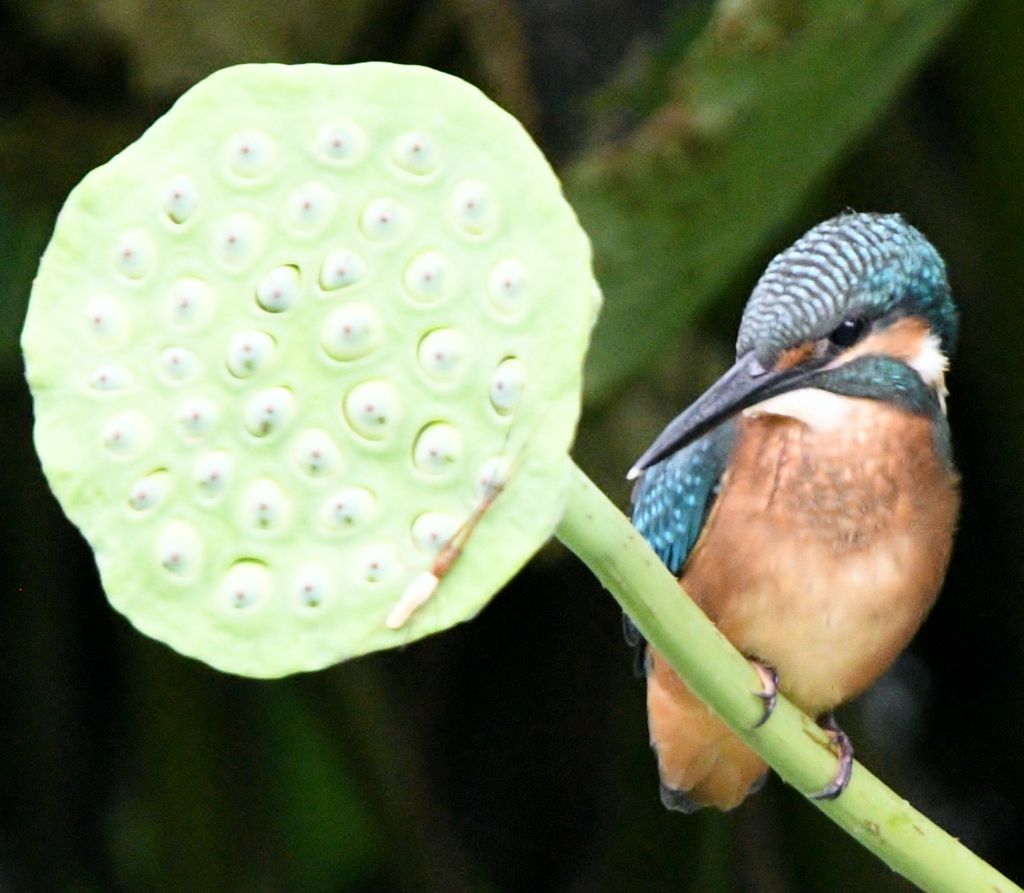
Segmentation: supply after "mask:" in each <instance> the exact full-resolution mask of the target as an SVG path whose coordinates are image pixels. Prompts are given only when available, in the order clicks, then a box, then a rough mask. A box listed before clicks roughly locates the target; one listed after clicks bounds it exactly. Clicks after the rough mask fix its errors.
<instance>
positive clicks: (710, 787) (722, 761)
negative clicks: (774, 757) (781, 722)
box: [647, 649, 768, 812]
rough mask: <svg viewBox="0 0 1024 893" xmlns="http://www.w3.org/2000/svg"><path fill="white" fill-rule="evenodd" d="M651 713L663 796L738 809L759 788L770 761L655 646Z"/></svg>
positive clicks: (688, 804)
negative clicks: (713, 710)
mask: <svg viewBox="0 0 1024 893" xmlns="http://www.w3.org/2000/svg"><path fill="white" fill-rule="evenodd" d="M649 666H650V671H649V674H648V677H647V713H648V717H649V721H650V732H651V746H652V747H653V748H654V750H655V752H656V753H657V755H658V771H659V773H660V774H661V785H662V798H661V799H662V802H663V803H664V804H665V805H666V806H667V807H669V808H670V809H678V810H681V811H683V812H693V811H694V810H696V809H699V808H700V807H701V806H717V807H718V808H719V809H732V808H733V807H735V806H738V805H739V804H740V803H741V802H742V801H743V800H744V798H745V797H746V796H747V795H748V794H750V793H752V792H753V791H754V790H757V789H758V788H759V787H760V785H761V783H762V782H763V779H764V777H765V774H766V773H767V771H768V766H767V764H766V763H765V762H764V761H763V760H762V759H761V758H760V757H759V756H758V755H757V754H756V753H754V751H752V750H751V749H750V748H749V747H748V746H747V745H746V744H744V743H743V741H742V740H741V739H740V738H739V737H738V736H737V735H736V734H735V733H734V732H733V731H731V730H730V729H729V727H728V726H726V725H725V723H723V722H722V720H720V719H719V718H718V717H717V716H716V715H715V714H714V713H713V712H712V711H711V710H710V708H708V707H707V706H706V705H705V704H704V703H703V702H702V701H701V700H700V699H699V698H697V697H696V695H694V694H693V693H692V692H691V691H690V690H689V689H688V688H687V687H686V685H685V684H684V683H683V681H682V680H681V679H680V678H679V677H678V676H677V675H676V674H675V672H674V671H673V670H672V668H671V667H670V666H669V665H668V663H667V662H666V661H665V659H664V658H663V657H662V656H661V655H660V654H658V653H657V652H656V651H654V650H653V649H651V651H650V660H649Z"/></svg>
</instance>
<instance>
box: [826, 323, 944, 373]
mask: <svg viewBox="0 0 1024 893" xmlns="http://www.w3.org/2000/svg"><path fill="white" fill-rule="evenodd" d="M928 332H929V329H928V323H926V322H925V321H924V320H923V319H918V318H916V317H910V316H908V317H905V318H903V319H899V320H897V321H896V322H894V323H893V324H892V325H891V326H886V327H885V328H884V329H882V330H881V331H879V332H875V333H874V334H872V335H869V336H868V337H867V338H865V339H864V340H863V341H861V342H860V344H857V345H855V346H854V347H852V348H850V350H848V351H846V352H845V353H844V354H843V362H844V363H845V362H848V361H850V360H852V359H854V358H855V357H860V356H868V355H870V354H885V355H886V356H890V357H895V358H896V359H897V360H903V361H904V362H909V361H910V360H913V359H914V358H915V357H916V356H917V355H918V354H919V353H920V351H921V344H922V343H923V342H924V339H925V338H927V337H928Z"/></svg>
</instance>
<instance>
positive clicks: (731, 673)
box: [556, 464, 1022, 893]
mask: <svg viewBox="0 0 1024 893" xmlns="http://www.w3.org/2000/svg"><path fill="white" fill-rule="evenodd" d="M569 477H570V484H569V498H568V504H567V506H566V510H565V514H564V516H563V518H562V521H561V522H560V524H559V526H558V529H557V531H556V535H557V536H558V538H559V539H560V540H561V541H562V542H563V543H564V544H565V545H566V546H568V548H569V549H571V550H572V551H573V552H575V553H576V554H577V555H578V556H579V557H580V558H581V559H582V560H583V561H584V562H585V563H586V564H587V565H588V566H589V567H590V569H591V570H592V571H593V572H594V573H595V574H596V575H597V577H598V579H600V581H601V582H602V583H603V584H604V585H605V587H606V588H607V589H608V590H609V591H610V592H611V593H612V595H614V596H615V598H616V599H618V601H619V603H620V604H621V605H622V607H623V609H624V610H625V611H626V613H627V614H629V616H630V617H631V618H632V619H633V621H634V622H635V623H636V625H637V627H638V628H639V629H640V631H641V632H642V633H643V634H644V636H646V637H647V639H648V640H649V641H650V642H651V643H653V644H654V645H655V646H656V647H657V649H658V650H659V651H660V652H661V653H662V654H663V655H664V656H665V657H666V659H667V660H668V661H669V663H670V664H671V665H672V666H673V667H674V668H675V670H676V672H678V673H679V675H680V676H681V677H682V678H683V679H684V680H686V683H687V684H688V685H689V686H690V688H692V689H693V691H694V693H695V694H697V695H698V696H699V697H700V698H702V699H703V700H704V701H706V702H707V703H708V704H709V705H711V706H712V708H713V709H714V710H715V711H716V712H717V713H718V714H719V715H720V716H721V717H722V719H724V720H725V722H726V723H728V724H729V726H731V727H732V728H733V729H735V730H736V732H737V733H739V734H740V735H741V736H742V737H743V738H744V740H745V741H747V742H748V743H749V744H750V746H751V747H752V748H753V749H754V750H756V751H757V752H758V753H759V754H760V755H761V756H762V757H763V758H764V759H765V760H766V761H767V762H768V763H769V764H770V765H771V766H772V768H773V769H774V770H775V771H776V772H777V773H778V774H779V775H780V776H781V777H782V778H783V779H784V780H785V781H786V782H787V783H788V784H790V785H792V786H793V787H795V788H796V789H797V790H799V791H803V792H805V793H809V792H815V791H820V790H821V789H822V788H823V787H824V786H825V785H826V784H827V783H828V782H829V781H830V780H831V778H832V775H833V773H834V772H835V768H836V757H835V755H834V753H833V752H832V750H831V749H830V748H829V746H828V740H827V738H826V737H825V734H824V733H823V732H822V731H821V729H819V728H818V726H817V724H816V723H814V722H813V721H812V720H811V719H810V718H808V717H807V716H805V715H804V714H803V713H802V712H801V711H800V710H798V709H797V708H796V707H794V706H793V705H792V704H790V703H789V702H788V701H786V700H785V699H784V698H782V697H780V698H779V700H778V704H777V706H776V708H775V712H774V713H773V714H772V716H771V718H770V719H769V720H768V722H767V723H765V724H764V725H763V726H761V727H759V728H756V729H755V728H753V725H754V723H755V722H756V721H757V720H758V719H759V718H760V716H761V713H762V709H763V704H762V702H761V701H760V700H759V699H758V698H757V697H755V696H754V692H758V691H760V690H761V684H760V682H759V680H758V677H757V674H756V672H755V671H754V670H753V668H752V667H751V665H750V664H749V663H748V662H747V660H746V659H745V658H744V657H743V656H742V655H741V654H740V653H739V652H738V651H737V650H736V649H735V648H733V647H732V645H731V644H730V643H729V642H728V641H727V640H726V639H725V637H724V636H723V635H722V634H721V633H720V632H719V631H718V629H717V628H716V627H715V626H714V624H712V623H711V621H710V620H708V619H707V617H706V616H705V615H704V614H703V613H702V612H701V610H700V609H699V608H698V607H697V606H696V605H695V604H694V603H693V602H692V601H691V600H690V599H689V598H688V597H687V596H686V595H685V593H683V592H682V590H681V589H680V588H679V584H678V582H677V581H676V580H675V579H674V578H673V577H672V575H671V574H670V573H669V572H668V570H666V568H665V567H664V565H662V563H661V562H660V561H659V560H658V557H657V556H656V555H655V554H654V552H653V551H652V550H651V549H650V548H649V547H648V545H647V544H646V543H645V542H644V540H643V539H642V537H641V536H640V535H639V534H638V533H637V532H636V531H635V530H634V529H633V526H632V525H631V524H630V523H629V521H628V520H627V519H626V517H625V516H624V515H623V514H622V513H621V512H620V511H619V510H618V509H617V508H615V506H614V505H613V504H612V503H611V502H610V501H609V500H608V498H607V497H606V496H605V495H604V493H602V492H601V491H600V490H599V489H598V488H597V487H596V486H595V485H594V484H593V482H591V481H590V479H589V478H588V477H587V476H586V475H585V474H584V473H583V472H582V471H580V469H579V468H578V467H576V465H575V464H573V465H572V467H571V469H570V474H569ZM811 802H813V803H814V805H815V806H817V807H818V808H819V809H820V810H821V811H822V812H824V813H825V814H826V815H828V816H829V817H830V818H831V819H832V820H833V821H835V822H836V824H838V825H840V826H841V827H843V828H844V829H846V831H847V832H848V833H850V834H851V835H853V837H855V838H856V839H857V840H858V841H860V842H861V843H862V844H863V845H864V846H866V847H867V848H868V849H869V850H871V851H872V852H873V853H875V855H877V856H878V857H879V858H880V859H882V861H884V862H885V863H886V864H887V865H889V866H890V867H891V868H892V869H893V870H894V871H897V872H899V873H900V874H901V875H903V876H904V877H905V878H907V879H908V880H909V881H911V882H912V883H914V884H916V885H917V886H918V887H920V888H921V889H922V890H925V891H928V893H997V891H998V893H1010V891H1017V893H1022V891H1021V888H1020V887H1018V886H1017V885H1016V884H1014V883H1012V882H1011V881H1009V880H1008V879H1007V878H1005V877H1003V875H1001V874H1000V873H999V872H997V871H996V870H995V869H994V868H992V867H991V866H990V865H988V864H987V863H986V862H984V861H982V860H981V859H980V858H978V857H977V856H976V855H974V853H972V852H971V851H970V850H968V849H967V848H966V847H964V846H963V845H962V844H960V843H959V842H958V841H957V840H955V839H954V838H953V837H951V836H950V835H949V834H947V833H946V832H945V831H943V830H942V829H941V828H939V827H938V826H937V825H935V824H934V823H932V822H931V821H929V820H928V819H927V818H925V817H924V816H923V815H921V814H920V813H919V812H917V811H916V810H915V809H913V808H912V807H911V806H910V804H909V803H907V802H906V801H905V800H903V799H902V798H901V797H899V796H898V795H897V794H896V793H895V792H894V791H892V790H890V789H889V788H887V787H886V786H885V785H884V784H882V782H881V781H879V780H878V779H877V778H875V776H873V775H872V774H871V773H870V772H868V770H867V769H865V768H864V767H863V766H861V765H860V764H859V763H858V764H857V765H856V766H855V767H854V770H853V777H852V779H851V781H850V785H849V787H848V788H847V789H846V791H845V792H844V793H843V794H842V795H841V796H840V797H838V798H837V799H836V800H833V801H831V802H828V801H820V800H815V801H811Z"/></svg>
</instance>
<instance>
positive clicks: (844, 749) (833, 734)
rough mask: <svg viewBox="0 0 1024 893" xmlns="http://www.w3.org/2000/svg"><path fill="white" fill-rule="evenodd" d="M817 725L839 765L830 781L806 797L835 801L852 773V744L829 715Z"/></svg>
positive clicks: (844, 788) (848, 781)
mask: <svg viewBox="0 0 1024 893" xmlns="http://www.w3.org/2000/svg"><path fill="white" fill-rule="evenodd" d="M818 725H819V726H821V727H822V728H823V729H824V730H825V732H826V734H827V735H828V737H829V738H830V739H831V741H832V744H833V745H834V746H835V749H836V753H837V755H838V756H839V765H838V766H837V767H836V774H835V775H833V776H832V781H830V782H829V783H828V784H827V785H825V787H824V788H822V789H821V790H820V791H818V792H816V793H814V794H808V795H807V796H808V797H810V798H811V799H812V800H835V799H836V797H838V796H839V795H840V794H841V793H842V792H843V791H845V790H846V786H847V785H848V784H849V783H850V775H851V774H852V773H853V743H852V742H851V741H850V736H849V735H847V734H846V732H844V731H843V730H842V729H841V728H839V726H838V725H836V720H835V717H834V716H833V715H832V714H831V713H829V714H827V715H825V716H823V717H822V718H821V719H819V720H818Z"/></svg>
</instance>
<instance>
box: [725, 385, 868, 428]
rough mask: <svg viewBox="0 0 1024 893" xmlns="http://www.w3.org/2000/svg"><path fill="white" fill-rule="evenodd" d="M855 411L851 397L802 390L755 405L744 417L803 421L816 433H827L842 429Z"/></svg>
mask: <svg viewBox="0 0 1024 893" xmlns="http://www.w3.org/2000/svg"><path fill="white" fill-rule="evenodd" d="M851 408H852V407H851V401H850V398H849V397H843V396H842V395H841V394H833V393H832V392H831V391H823V390H821V389H820V388H799V389H798V390H795V391H787V392H786V393H785V394H779V395H778V396H777V397H769V398H768V399H767V400H762V401H761V402H760V403H755V404H754V405H753V406H751V407H750V408H748V409H745V410H743V414H744V415H745V416H748V417H749V418H757V417H758V416H762V415H777V416H785V417H786V418H790V419H796V420H797V421H798V422H803V423H804V424H805V425H806V426H807V427H808V428H810V429H811V430H812V431H814V432H815V433H825V432H828V431H837V430H838V429H840V428H842V427H843V425H844V424H845V423H846V419H847V416H848V415H849V413H850V410H851Z"/></svg>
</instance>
